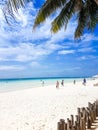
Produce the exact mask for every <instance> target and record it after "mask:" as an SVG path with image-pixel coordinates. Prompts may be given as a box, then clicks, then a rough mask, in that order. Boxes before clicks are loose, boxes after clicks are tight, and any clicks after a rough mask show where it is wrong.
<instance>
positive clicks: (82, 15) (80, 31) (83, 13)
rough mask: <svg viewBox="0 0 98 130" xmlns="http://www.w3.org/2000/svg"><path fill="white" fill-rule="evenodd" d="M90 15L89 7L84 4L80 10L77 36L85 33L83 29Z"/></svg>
mask: <svg viewBox="0 0 98 130" xmlns="http://www.w3.org/2000/svg"><path fill="white" fill-rule="evenodd" d="M88 16H89V12H88V7H87V6H86V4H85V6H83V8H82V9H81V11H80V12H79V16H78V26H77V28H76V30H75V38H78V37H80V36H81V35H82V34H83V31H84V29H85V27H86V25H87V22H88V18H89V17H88Z"/></svg>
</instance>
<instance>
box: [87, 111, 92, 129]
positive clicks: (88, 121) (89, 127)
mask: <svg viewBox="0 0 98 130" xmlns="http://www.w3.org/2000/svg"><path fill="white" fill-rule="evenodd" d="M91 124H92V123H91V119H90V116H89V113H88V116H87V129H91Z"/></svg>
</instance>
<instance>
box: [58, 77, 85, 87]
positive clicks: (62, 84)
mask: <svg viewBox="0 0 98 130" xmlns="http://www.w3.org/2000/svg"><path fill="white" fill-rule="evenodd" d="M73 84H76V80H74V81H73ZM82 84H83V85H84V86H86V79H85V78H84V79H83V83H82ZM59 86H60V83H59V81H58V80H57V82H56V88H59ZM61 86H64V80H62V81H61Z"/></svg>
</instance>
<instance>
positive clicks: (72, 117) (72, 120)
mask: <svg viewBox="0 0 98 130" xmlns="http://www.w3.org/2000/svg"><path fill="white" fill-rule="evenodd" d="M71 123H72V125H74V116H73V115H71Z"/></svg>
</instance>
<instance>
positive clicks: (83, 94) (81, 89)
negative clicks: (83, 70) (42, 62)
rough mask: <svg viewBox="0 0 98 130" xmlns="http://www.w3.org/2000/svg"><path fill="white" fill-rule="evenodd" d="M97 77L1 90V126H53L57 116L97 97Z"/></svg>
mask: <svg viewBox="0 0 98 130" xmlns="http://www.w3.org/2000/svg"><path fill="white" fill-rule="evenodd" d="M94 83H98V80H90V81H87V85H86V86H83V85H82V84H81V82H76V84H75V85H74V84H72V83H67V84H66V86H64V87H60V88H59V89H56V87H55V86H54V85H53V86H52V85H51V86H45V87H35V88H30V89H24V90H19V91H11V92H4V93H0V122H1V123H0V129H1V130H54V129H57V122H58V121H59V119H60V118H63V119H65V120H66V119H67V118H69V117H70V115H71V114H73V115H75V114H76V111H77V108H78V107H85V106H87V105H88V102H94V101H95V100H96V99H98V87H95V86H93V84H94Z"/></svg>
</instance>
